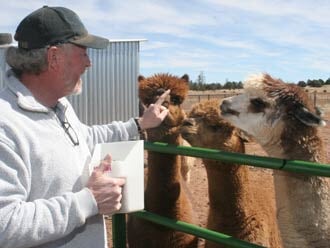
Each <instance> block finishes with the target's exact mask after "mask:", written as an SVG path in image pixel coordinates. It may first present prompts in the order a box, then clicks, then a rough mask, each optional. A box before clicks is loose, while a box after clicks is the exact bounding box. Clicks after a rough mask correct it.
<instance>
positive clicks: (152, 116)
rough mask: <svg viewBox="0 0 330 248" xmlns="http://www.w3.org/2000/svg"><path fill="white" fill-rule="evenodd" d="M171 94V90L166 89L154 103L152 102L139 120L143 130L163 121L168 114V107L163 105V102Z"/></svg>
mask: <svg viewBox="0 0 330 248" xmlns="http://www.w3.org/2000/svg"><path fill="white" fill-rule="evenodd" d="M169 94H170V90H167V91H165V92H164V93H163V94H162V95H161V96H160V97H159V98H158V99H157V101H156V102H155V103H154V104H150V105H149V107H148V108H147V109H146V110H145V111H144V113H143V115H142V117H140V118H139V120H138V122H139V124H140V127H141V129H142V130H144V129H148V128H153V127H157V126H159V125H160V123H162V121H163V120H164V119H165V117H166V116H167V114H168V109H167V108H165V107H164V106H162V104H163V102H164V101H165V99H166V98H167V96H168V95H169Z"/></svg>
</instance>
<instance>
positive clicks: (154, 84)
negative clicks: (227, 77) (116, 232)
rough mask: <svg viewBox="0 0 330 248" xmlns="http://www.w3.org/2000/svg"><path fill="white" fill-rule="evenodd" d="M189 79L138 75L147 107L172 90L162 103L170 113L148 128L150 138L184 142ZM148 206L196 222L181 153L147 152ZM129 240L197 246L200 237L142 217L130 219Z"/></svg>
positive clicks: (145, 245) (157, 247)
mask: <svg viewBox="0 0 330 248" xmlns="http://www.w3.org/2000/svg"><path fill="white" fill-rule="evenodd" d="M188 80H189V78H188V76H187V75H184V76H183V77H182V78H179V77H176V76H172V75H169V74H156V75H154V76H152V77H148V78H144V77H141V76H140V77H139V97H140V100H141V101H142V103H143V104H144V105H146V106H148V105H150V104H152V103H154V102H155V101H156V100H157V98H158V97H159V96H160V95H161V94H162V93H163V92H164V91H166V90H168V89H170V90H171V93H170V97H169V98H168V99H167V100H165V101H164V103H163V105H164V106H165V107H167V108H168V109H169V114H168V115H167V117H166V118H165V120H164V121H163V123H162V124H161V125H160V126H159V127H157V128H153V129H149V130H147V138H148V141H152V142H155V141H158V142H164V143H169V144H174V145H180V144H182V138H181V135H180V133H179V126H180V125H181V124H182V121H183V119H184V118H185V113H184V112H183V110H182V109H181V108H180V105H181V104H182V102H183V100H184V99H185V98H186V96H187V93H188ZM145 209H146V210H147V211H150V212H152V213H156V214H159V215H162V216H166V217H168V218H171V219H177V220H181V221H185V222H189V223H192V224H197V223H196V221H195V217H194V212H193V208H192V204H191V200H190V195H189V192H188V189H187V187H186V185H185V181H184V180H183V179H182V176H181V159H180V156H177V155H172V154H165V153H158V152H151V151H149V152H148V180H147V186H146V189H145ZM128 242H129V247H130V248H135V247H137V248H152V247H154V248H163V247H164V248H176V247H177V248H179V247H180V248H190V247H191V248H194V247H197V243H198V239H197V238H196V237H195V236H192V235H188V234H185V233H182V232H178V231H175V230H173V229H169V228H166V227H163V226H159V225H156V224H153V223H151V222H148V221H145V220H142V219H138V218H130V219H129V222H128Z"/></svg>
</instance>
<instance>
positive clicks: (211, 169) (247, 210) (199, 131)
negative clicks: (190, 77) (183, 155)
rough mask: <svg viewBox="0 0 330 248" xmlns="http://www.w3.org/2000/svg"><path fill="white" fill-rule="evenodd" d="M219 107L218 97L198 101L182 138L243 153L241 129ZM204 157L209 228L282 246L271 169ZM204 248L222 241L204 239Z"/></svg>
mask: <svg viewBox="0 0 330 248" xmlns="http://www.w3.org/2000/svg"><path fill="white" fill-rule="evenodd" d="M219 106H220V103H219V100H210V101H205V102H201V103H198V104H196V105H194V106H193V108H192V110H191V111H190V113H189V115H188V117H189V118H187V119H186V120H185V121H184V123H183V126H182V128H181V134H182V136H183V138H185V139H186V140H187V141H188V142H189V143H190V144H191V145H193V146H199V147H206V148H212V149H219V150H223V151H229V152H239V153H244V152H245V147H244V141H243V139H242V138H241V137H242V135H241V131H240V130H238V129H236V128H235V127H234V126H232V125H231V124H229V123H228V122H227V121H225V120H223V119H222V118H221V117H220V111H219ZM203 162H204V165H205V168H206V171H207V177H208V188H209V201H210V203H209V204H210V208H209V214H208V221H207V227H208V228H209V229H212V230H215V231H218V232H222V233H225V234H228V235H231V236H233V237H235V238H239V239H242V240H245V241H248V242H251V243H255V244H259V245H263V246H266V247H281V246H280V243H281V242H280V238H279V233H278V229H277V223H276V214H275V203H274V191H273V178H272V176H271V174H270V173H265V172H264V171H260V172H258V173H256V171H251V168H249V167H248V166H244V165H236V164H230V163H225V162H221V161H215V160H208V159H203ZM261 175H263V176H261ZM264 188H266V190H264ZM205 247H207V248H210V247H212V248H213V247H224V246H222V245H220V244H215V243H213V242H210V241H206V246H205Z"/></svg>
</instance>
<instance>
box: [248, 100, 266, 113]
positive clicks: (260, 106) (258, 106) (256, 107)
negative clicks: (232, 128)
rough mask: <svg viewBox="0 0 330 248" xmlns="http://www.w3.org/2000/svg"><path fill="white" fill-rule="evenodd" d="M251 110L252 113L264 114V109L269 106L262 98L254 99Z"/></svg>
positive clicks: (251, 101)
mask: <svg viewBox="0 0 330 248" xmlns="http://www.w3.org/2000/svg"><path fill="white" fill-rule="evenodd" d="M250 103H251V105H250V110H251V112H255V113H256V112H263V111H264V109H265V108H266V107H267V106H268V105H269V104H268V103H266V102H265V101H263V100H262V99H261V98H254V99H251V100H250Z"/></svg>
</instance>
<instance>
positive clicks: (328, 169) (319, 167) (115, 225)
mask: <svg viewBox="0 0 330 248" xmlns="http://www.w3.org/2000/svg"><path fill="white" fill-rule="evenodd" d="M144 148H145V149H146V150H149V151H154V152H162V153H169V154H177V155H185V156H191V157H197V158H207V159H214V160H219V161H225V162H231V163H237V164H244V165H253V166H256V167H262V168H269V169H276V170H285V171H291V172H297V173H304V174H308V175H314V176H323V177H330V165H329V164H319V163H312V162H307V161H301V160H286V159H279V158H270V157H262V156H253V155H248V154H241V153H232V152H225V151H220V150H216V149H208V148H200V147H187V146H175V145H170V144H166V143H160V142H154V143H151V142H145V143H144ZM131 214H132V215H134V216H136V217H139V218H143V219H145V220H148V221H151V222H154V223H157V224H160V225H164V226H166V227H169V228H173V229H175V230H178V231H182V232H186V233H189V234H192V235H195V236H198V237H201V238H204V239H207V240H210V241H214V242H216V243H220V244H224V245H227V246H228V247H237V248H252V247H254V248H256V247H262V246H259V245H255V244H252V243H248V242H246V241H242V240H239V239H236V238H233V237H231V236H229V235H226V234H222V233H218V232H215V231H212V230H209V229H206V228H202V227H199V226H196V225H192V224H189V223H186V222H182V221H178V220H172V219H169V218H165V217H163V216H159V215H156V214H153V213H151V212H147V211H139V212H135V213H131ZM125 219H126V218H125V214H115V215H113V216H112V235H113V247H114V248H126V221H125Z"/></svg>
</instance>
